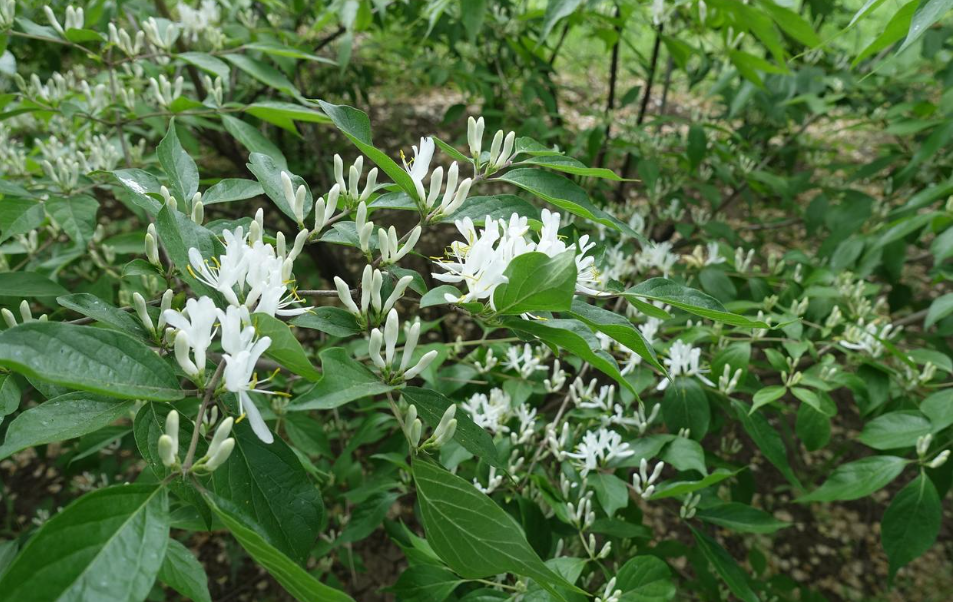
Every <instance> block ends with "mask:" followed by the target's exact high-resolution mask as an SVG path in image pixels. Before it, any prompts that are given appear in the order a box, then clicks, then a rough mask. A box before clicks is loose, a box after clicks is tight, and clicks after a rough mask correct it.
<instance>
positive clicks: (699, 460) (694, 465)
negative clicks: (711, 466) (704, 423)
mask: <svg viewBox="0 0 954 602" xmlns="http://www.w3.org/2000/svg"><path fill="white" fill-rule="evenodd" d="M660 459H661V460H663V461H664V462H665V463H666V464H670V465H672V467H673V468H675V469H676V470H695V471H697V472H698V473H699V474H701V475H702V476H706V474H708V471H707V470H706V454H705V452H704V451H702V446H701V445H699V442H698V441H693V440H692V439H687V438H685V437H676V438H675V439H673V440H672V442H670V443H669V445H668V446H667V447H666V451H665V452H664V453H663V455H662V457H661V458H660Z"/></svg>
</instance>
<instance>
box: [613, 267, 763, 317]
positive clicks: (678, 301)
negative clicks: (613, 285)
mask: <svg viewBox="0 0 954 602" xmlns="http://www.w3.org/2000/svg"><path fill="white" fill-rule="evenodd" d="M623 296H625V297H627V298H628V297H629V296H633V297H638V298H642V299H649V300H651V301H662V302H663V303H668V304H669V305H672V306H673V307H677V308H679V309H681V310H683V311H686V312H689V313H691V314H695V315H697V316H702V317H703V318H708V319H710V320H715V321H716V322H725V323H726V324H732V325H733V326H742V327H745V328H768V324H765V323H764V322H759V321H757V320H750V319H749V318H746V317H745V316H740V315H737V314H733V313H730V312H728V311H726V309H725V307H723V306H722V304H721V303H719V302H718V301H716V300H715V299H713V298H712V297H710V296H709V295H706V294H705V293H702V292H700V291H697V290H695V289H693V288H689V287H688V286H683V285H681V284H678V283H676V282H673V281H672V280H667V279H666V278H650V279H649V280H647V281H645V282H643V283H641V284H637V285H636V286H634V287H631V288H628V289H626V291H625V293H623Z"/></svg>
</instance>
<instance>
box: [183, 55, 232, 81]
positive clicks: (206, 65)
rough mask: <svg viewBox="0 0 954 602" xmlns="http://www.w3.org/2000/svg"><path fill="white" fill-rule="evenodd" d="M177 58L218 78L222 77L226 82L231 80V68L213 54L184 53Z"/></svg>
mask: <svg viewBox="0 0 954 602" xmlns="http://www.w3.org/2000/svg"><path fill="white" fill-rule="evenodd" d="M176 58H178V59H182V60H183V61H185V62H187V63H189V64H190V65H195V66H196V67H198V68H199V69H202V70H203V71H205V72H207V73H211V74H212V75H214V76H216V77H221V78H222V79H223V80H225V81H228V79H229V72H230V69H229V66H228V65H226V64H225V63H223V62H222V61H221V60H219V59H217V58H215V57H214V56H212V55H211V54H205V53H204V52H183V53H182V54H177V55H176Z"/></svg>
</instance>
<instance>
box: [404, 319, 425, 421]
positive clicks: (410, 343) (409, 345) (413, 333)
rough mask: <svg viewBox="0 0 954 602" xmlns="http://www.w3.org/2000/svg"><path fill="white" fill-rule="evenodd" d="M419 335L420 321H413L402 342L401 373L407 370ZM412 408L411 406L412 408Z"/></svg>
mask: <svg viewBox="0 0 954 602" xmlns="http://www.w3.org/2000/svg"><path fill="white" fill-rule="evenodd" d="M420 334H421V321H420V320H415V321H414V323H413V324H411V327H410V328H408V330H407V336H406V338H405V341H404V353H403V354H402V355H401V371H402V372H403V371H404V369H405V368H407V365H408V363H409V362H410V361H411V357H413V356H414V349H415V348H416V347H417V339H418V337H420ZM412 407H413V406H412Z"/></svg>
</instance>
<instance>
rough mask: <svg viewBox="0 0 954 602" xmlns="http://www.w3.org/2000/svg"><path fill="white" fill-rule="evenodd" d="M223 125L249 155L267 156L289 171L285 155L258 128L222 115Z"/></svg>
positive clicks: (236, 118) (276, 175) (278, 175)
mask: <svg viewBox="0 0 954 602" xmlns="http://www.w3.org/2000/svg"><path fill="white" fill-rule="evenodd" d="M222 125H224V126H225V129H226V130H227V131H228V133H230V134H232V137H234V138H235V139H236V140H238V141H239V143H241V145H242V146H244V147H245V149H246V150H247V151H248V152H249V153H251V154H253V155H254V154H255V153H259V154H262V155H265V156H267V157H269V158H270V159H271V160H272V164H273V165H274V166H276V167H277V168H278V170H279V171H288V160H287V159H285V155H284V154H282V151H281V150H280V149H279V148H278V147H277V146H275V144H274V143H273V142H272V141H271V140H269V139H268V138H266V137H265V135H264V134H262V133H261V132H260V131H258V129H257V128H255V127H252V126H251V125H249V124H247V123H245V122H244V121H242V120H241V119H239V118H238V117H232V116H231V115H222ZM252 173H255V172H254V170H252ZM275 177H276V178H280V177H281V176H280V174H278V173H276V174H275ZM306 188H307V186H306ZM279 191H281V188H279ZM283 198H284V197H283Z"/></svg>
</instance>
